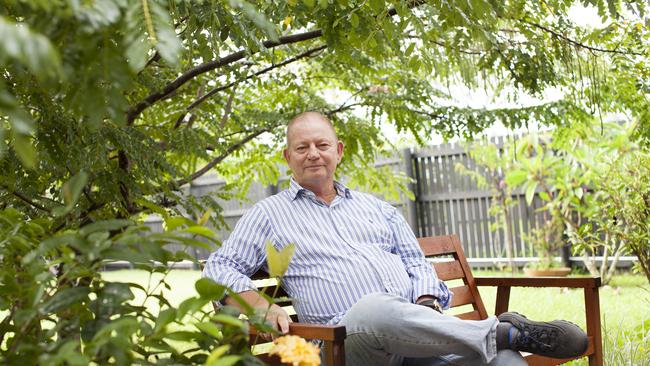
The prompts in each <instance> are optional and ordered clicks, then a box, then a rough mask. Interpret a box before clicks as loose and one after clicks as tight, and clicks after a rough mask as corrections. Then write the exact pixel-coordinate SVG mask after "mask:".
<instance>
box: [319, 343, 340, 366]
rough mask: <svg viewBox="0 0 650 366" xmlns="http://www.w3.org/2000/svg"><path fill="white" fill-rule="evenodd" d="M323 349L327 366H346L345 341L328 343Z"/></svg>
mask: <svg viewBox="0 0 650 366" xmlns="http://www.w3.org/2000/svg"><path fill="white" fill-rule="evenodd" d="M323 349H324V350H323V353H324V357H323V358H324V360H323V361H325V366H345V341H333V342H330V341H326V342H324V344H323Z"/></svg>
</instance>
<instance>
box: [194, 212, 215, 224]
mask: <svg viewBox="0 0 650 366" xmlns="http://www.w3.org/2000/svg"><path fill="white" fill-rule="evenodd" d="M210 216H212V210H207V211H205V212H204V213H203V215H201V218H200V219H199V221H197V224H199V225H205V224H206V223H207V222H208V220H210Z"/></svg>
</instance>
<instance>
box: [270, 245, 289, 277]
mask: <svg viewBox="0 0 650 366" xmlns="http://www.w3.org/2000/svg"><path fill="white" fill-rule="evenodd" d="M295 249H296V246H295V245H294V244H293V243H289V244H287V246H285V247H284V248H282V250H280V251H277V250H276V249H275V247H274V246H273V243H272V242H271V241H270V240H269V241H267V242H266V263H267V264H268V266H269V275H271V277H282V276H284V274H285V272H287V269H288V268H289V263H290V262H291V258H293V253H294V251H295Z"/></svg>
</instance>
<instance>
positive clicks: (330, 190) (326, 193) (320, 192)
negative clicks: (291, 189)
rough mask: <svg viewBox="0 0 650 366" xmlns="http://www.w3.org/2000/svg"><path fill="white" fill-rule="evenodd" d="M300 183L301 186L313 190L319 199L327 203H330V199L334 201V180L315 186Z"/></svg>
mask: <svg viewBox="0 0 650 366" xmlns="http://www.w3.org/2000/svg"><path fill="white" fill-rule="evenodd" d="M300 185H301V186H302V187H303V188H305V189H308V190H310V191H312V192H314V194H315V195H316V197H317V198H318V199H320V200H321V201H323V202H325V203H326V204H327V205H329V204H330V203H332V201H334V198H335V197H336V187H335V186H334V182H330V183H327V184H324V185H321V186H316V187H312V186H309V185H302V184H300Z"/></svg>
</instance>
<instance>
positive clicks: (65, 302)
mask: <svg viewBox="0 0 650 366" xmlns="http://www.w3.org/2000/svg"><path fill="white" fill-rule="evenodd" d="M89 293H90V289H89V288H87V287H73V288H66V289H63V290H60V291H58V292H57V293H56V294H54V296H52V298H50V299H49V300H48V301H47V302H46V303H45V304H43V306H42V307H41V308H40V309H39V311H40V313H41V314H52V313H56V312H57V311H59V310H63V309H65V308H67V307H70V306H71V305H73V304H75V303H78V302H81V301H83V300H87V299H88V294H89Z"/></svg>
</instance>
